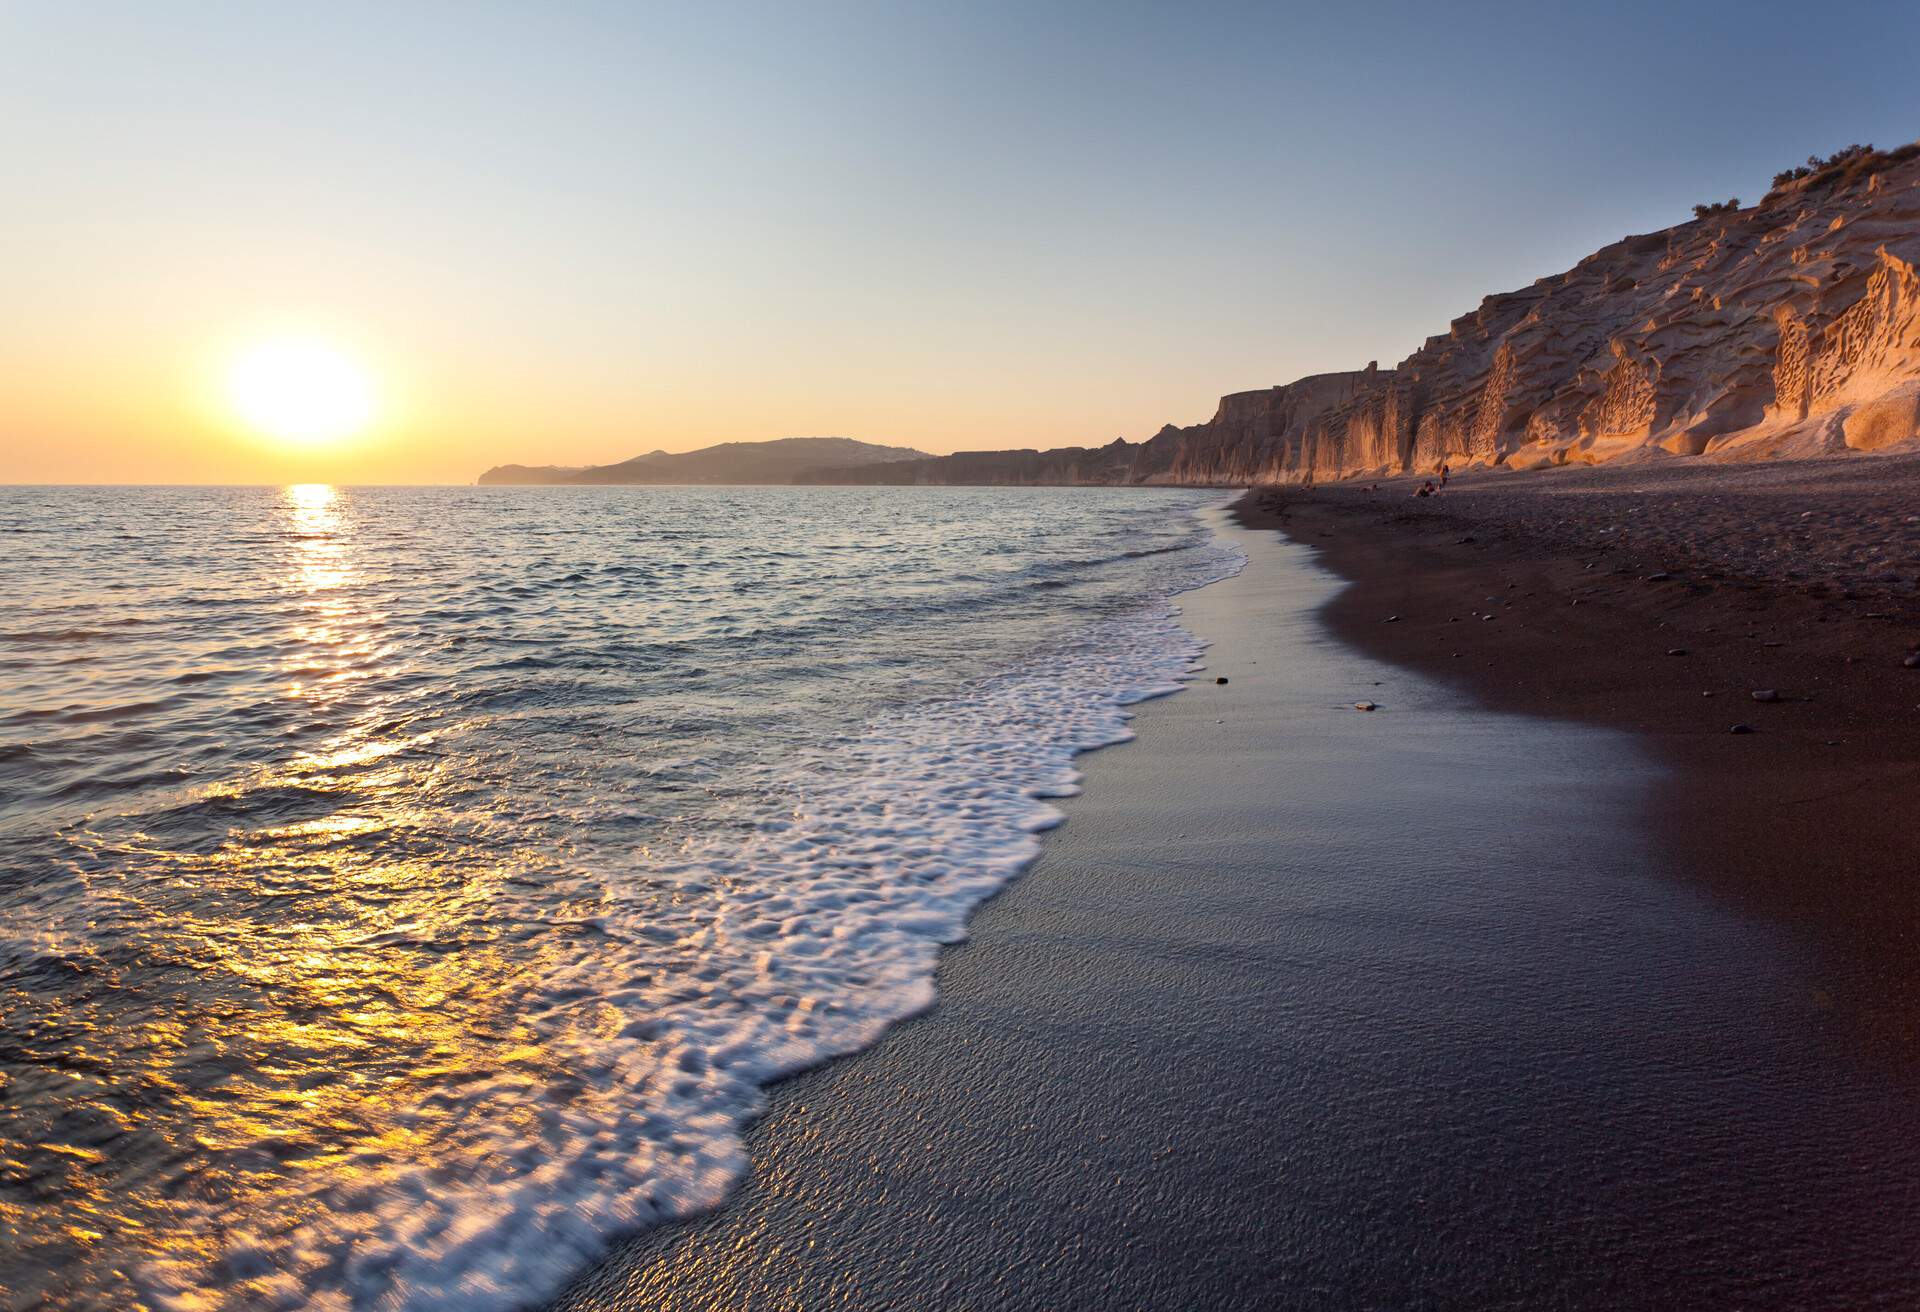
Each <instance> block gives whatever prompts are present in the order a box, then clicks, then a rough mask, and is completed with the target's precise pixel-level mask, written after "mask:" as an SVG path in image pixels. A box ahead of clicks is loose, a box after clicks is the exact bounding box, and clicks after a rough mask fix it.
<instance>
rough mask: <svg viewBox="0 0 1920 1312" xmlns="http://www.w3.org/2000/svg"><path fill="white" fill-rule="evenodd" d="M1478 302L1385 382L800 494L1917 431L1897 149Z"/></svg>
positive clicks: (1294, 395) (1904, 199)
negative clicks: (1125, 435)
mask: <svg viewBox="0 0 1920 1312" xmlns="http://www.w3.org/2000/svg"><path fill="white" fill-rule="evenodd" d="M1699 209H1700V214H1699V217H1696V218H1695V219H1694V220H1693V221H1691V222H1688V223H1683V224H1680V225H1678V226H1676V227H1672V228H1668V229H1666V230H1664V231H1662V232H1655V233H1649V234H1646V235H1644V236H1637V237H1627V238H1625V239H1623V240H1621V241H1618V242H1615V243H1613V244H1612V245H1610V246H1607V247H1605V248H1603V249H1601V250H1599V251H1596V252H1594V253H1593V254H1592V255H1589V256H1588V257H1587V258H1586V259H1584V260H1582V261H1580V263H1579V264H1577V265H1575V266H1574V267H1573V268H1572V269H1570V270H1568V271H1567V272H1566V273H1562V274H1558V275H1556V276H1553V277H1548V278H1542V279H1540V280H1539V281H1537V282H1535V283H1534V284H1533V285H1532V286H1530V287H1525V288H1522V289H1521V290H1519V291H1514V292H1507V293H1504V294H1501V295H1496V296H1489V297H1487V298H1486V299H1485V300H1484V301H1482V302H1481V304H1480V306H1479V308H1478V309H1476V310H1474V311H1473V312H1471V313H1469V314H1466V315H1463V316H1462V317H1461V318H1459V319H1456V320H1455V321H1454V322H1453V324H1452V325H1451V326H1450V327H1449V328H1448V330H1447V331H1446V332H1445V333H1442V334H1440V335H1439V336H1436V337H1432V338H1429V339H1428V340H1427V342H1426V343H1425V344H1424V345H1423V346H1421V347H1420V348H1419V349H1418V350H1416V351H1415V352H1414V353H1413V354H1412V355H1410V356H1408V357H1407V358H1406V359H1405V360H1403V361H1402V362H1401V363H1400V364H1399V365H1398V366H1397V367H1395V368H1393V369H1380V368H1377V367H1375V366H1373V365H1369V366H1368V367H1367V368H1366V369H1364V370H1360V371H1357V372H1352V373H1335V374H1320V375H1315V376H1313V377H1309V378H1303V379H1300V380H1299V381H1297V382H1293V383H1289V384H1286V385H1284V386H1279V387H1272V388H1267V389H1263V390H1260V391H1252V392H1238V393H1234V394H1232V395H1229V396H1225V397H1222V398H1221V400H1220V405H1219V409H1218V410H1217V411H1216V412H1215V413H1214V416H1213V418H1212V419H1210V420H1208V421H1207V422H1206V423H1203V424H1195V425H1191V426H1189V427H1185V428H1180V427H1175V426H1173V425H1168V426H1167V427H1165V428H1163V429H1161V430H1160V432H1159V433H1157V434H1156V435H1155V436H1153V437H1152V438H1149V439H1148V440H1147V441H1145V442H1140V443H1129V442H1125V441H1116V442H1114V443H1112V444H1110V445H1108V446H1105V447H1095V448H1066V449H1063V450H1056V451H1045V452H1042V451H999V452H963V453H961V454H959V455H955V456H948V457H942V458H937V459H929V460H917V461H905V462H901V463H898V464H888V465H885V466H878V467H874V468H869V469H831V470H818V471H813V472H811V473H809V474H808V475H806V476H805V480H804V481H808V482H857V483H871V482H884V483H1101V484H1132V483H1163V484H1183V485H1215V484H1222V485H1241V484H1258V483H1288V482H1298V481H1302V480H1305V479H1309V478H1314V479H1333V478H1347V477H1355V476H1382V475H1390V474H1400V473H1409V472H1412V473H1418V472H1422V471H1431V470H1434V469H1437V468H1438V467H1439V466H1440V465H1441V464H1442V463H1448V464H1451V465H1453V466H1454V467H1456V468H1461V467H1467V466H1472V465H1504V466H1508V467H1511V468H1520V469H1525V468H1538V467H1542V466H1549V465H1561V464H1598V463H1602V462H1606V461H1612V460H1620V459H1649V458H1659V457H1663V456H1687V457H1706V458H1714V459H1722V460H1764V459H1773V458H1791V457H1797V456H1812V455H1824V454H1836V453H1842V452H1846V451H1878V450H1882V449H1885V448H1887V447H1891V446H1894V445H1896V444H1901V443H1910V442H1913V441H1914V440H1915V439H1916V438H1917V437H1920V275H1917V274H1916V268H1915V266H1916V263H1920V143H1915V144H1914V145H1912V146H1907V147H1904V148H1902V149H1900V150H1897V151H1891V152H1879V151H1873V150H1871V149H1869V148H1864V147H1856V148H1850V149H1849V150H1847V151H1843V152H1841V153H1840V154H1838V155H1836V156H1834V157H1833V158H1831V159H1829V160H1824V161H1820V160H1815V161H1809V167H1807V168H1802V169H1796V170H1789V171H1788V172H1787V173H1785V174H1782V175H1781V176H1780V177H1778V178H1776V179H1775V186H1774V189H1773V190H1772V191H1770V192H1769V193H1768V194H1767V196H1766V198H1765V199H1764V200H1762V201H1761V203H1760V204H1758V205H1755V206H1751V207H1748V208H1744V209H1742V208H1738V207H1737V205H1735V204H1732V203H1729V204H1728V205H1722V206H1701V207H1699Z"/></svg>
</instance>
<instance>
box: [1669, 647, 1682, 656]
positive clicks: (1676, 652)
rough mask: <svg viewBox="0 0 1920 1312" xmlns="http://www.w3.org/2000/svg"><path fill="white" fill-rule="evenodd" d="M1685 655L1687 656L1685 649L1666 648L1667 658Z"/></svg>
mask: <svg viewBox="0 0 1920 1312" xmlns="http://www.w3.org/2000/svg"><path fill="white" fill-rule="evenodd" d="M1686 654H1687V649H1686V648H1685V647H1669V648H1667V655H1669V656H1685V655H1686Z"/></svg>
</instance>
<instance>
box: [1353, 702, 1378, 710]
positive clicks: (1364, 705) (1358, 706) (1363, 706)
mask: <svg viewBox="0 0 1920 1312" xmlns="http://www.w3.org/2000/svg"><path fill="white" fill-rule="evenodd" d="M1377 706H1379V703H1378V702H1355V703H1354V704H1353V709H1354V710H1356V711H1371V710H1373V709H1375V708H1376V707H1377Z"/></svg>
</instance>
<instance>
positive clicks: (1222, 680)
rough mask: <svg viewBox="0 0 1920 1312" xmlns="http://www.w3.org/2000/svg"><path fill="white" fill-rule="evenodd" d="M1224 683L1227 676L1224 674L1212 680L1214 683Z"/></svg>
mask: <svg viewBox="0 0 1920 1312" xmlns="http://www.w3.org/2000/svg"><path fill="white" fill-rule="evenodd" d="M1226 681H1227V676H1226V675H1224V674H1223V675H1221V676H1220V677H1219V678H1217V679H1215V680H1214V682H1215V683H1225V682H1226Z"/></svg>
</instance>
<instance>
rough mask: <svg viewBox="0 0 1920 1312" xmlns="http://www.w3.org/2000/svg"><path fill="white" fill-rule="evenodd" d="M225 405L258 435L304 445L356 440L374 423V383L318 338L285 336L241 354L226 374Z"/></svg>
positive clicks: (339, 351) (353, 362)
mask: <svg viewBox="0 0 1920 1312" xmlns="http://www.w3.org/2000/svg"><path fill="white" fill-rule="evenodd" d="M227 403H228V404H229V405H230V406H231V407H232V409H233V413H234V415H235V416H236V417H237V418H239V420H240V421H241V422H242V423H244V424H245V425H246V426H247V427H248V428H250V429H252V430H253V431H254V432H256V433H259V434H261V435H262V436H264V437H269V438H273V439H274V440H276V441H281V442H292V443H298V444H301V445H307V444H312V443H321V442H334V441H338V440H340V439H341V438H346V437H352V436H353V435H354V434H356V433H358V432H360V431H361V430H362V429H364V428H366V426H367V425H368V424H369V423H371V422H372V420H373V416H374V409H375V397H374V388H373V380H372V378H371V377H370V376H369V375H368V373H367V371H366V370H365V369H364V368H362V367H361V366H360V365H359V363H358V362H356V361H355V360H354V359H353V357H352V356H350V355H348V354H347V353H345V352H344V351H341V350H340V349H339V348H337V347H335V346H332V345H330V344H329V343H327V342H324V341H321V340H319V339H317V338H308V337H283V338H277V339H275V340H272V341H266V342H260V343H258V344H256V345H254V346H251V347H249V348H247V349H246V350H244V351H242V352H241V353H240V354H239V355H238V356H236V357H235V358H234V360H233V363H232V365H231V366H230V367H229V368H228V370H227Z"/></svg>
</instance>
